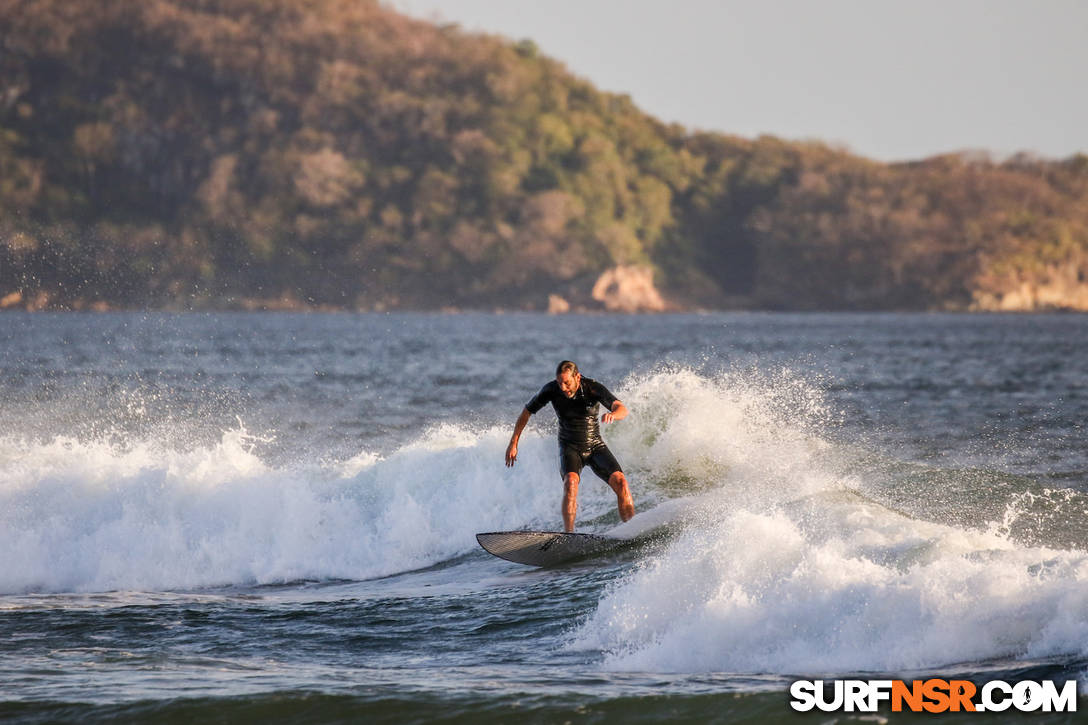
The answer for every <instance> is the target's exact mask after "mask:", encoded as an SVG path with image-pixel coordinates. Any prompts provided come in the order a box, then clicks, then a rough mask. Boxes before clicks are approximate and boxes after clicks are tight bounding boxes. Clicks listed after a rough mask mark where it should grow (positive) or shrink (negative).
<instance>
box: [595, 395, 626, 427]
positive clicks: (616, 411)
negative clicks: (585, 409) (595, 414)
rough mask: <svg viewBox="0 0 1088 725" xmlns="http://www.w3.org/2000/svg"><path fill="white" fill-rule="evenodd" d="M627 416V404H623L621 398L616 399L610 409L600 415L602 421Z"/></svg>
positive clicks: (611, 421)
mask: <svg viewBox="0 0 1088 725" xmlns="http://www.w3.org/2000/svg"><path fill="white" fill-rule="evenodd" d="M626 417H627V406H626V405H624V404H623V401H622V400H617V401H616V402H615V403H613V404H612V410H611V411H610V412H608V413H605V414H604V415H602V416H601V422H602V423H613V422H615V421H617V420H623V419H624V418H626Z"/></svg>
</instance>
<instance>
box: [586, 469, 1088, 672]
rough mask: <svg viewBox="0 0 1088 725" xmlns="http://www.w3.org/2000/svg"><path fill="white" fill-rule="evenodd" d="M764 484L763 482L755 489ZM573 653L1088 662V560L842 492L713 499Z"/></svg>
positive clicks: (756, 666)
mask: <svg viewBox="0 0 1088 725" xmlns="http://www.w3.org/2000/svg"><path fill="white" fill-rule="evenodd" d="M753 485H755V483H754V482H753ZM708 498H709V501H708V502H707V504H706V505H705V506H704V507H703V510H702V511H701V512H700V515H699V517H697V518H694V519H693V521H694V522H693V523H692V525H690V526H689V528H688V529H687V530H686V531H685V532H684V534H683V535H682V536H681V537H679V538H678V539H677V540H676V541H674V542H673V543H672V544H671V545H670V546H669V547H668V549H667V550H666V551H665V553H664V554H662V555H661V556H660V557H659V558H657V559H656V560H653V561H649V562H647V563H646V564H645V565H644V566H642V567H641V568H639V569H638V570H637V571H635V572H634V573H633V574H631V575H630V576H629V577H628V578H627V579H625V580H623V581H622V582H621V583H619V584H618V585H617V586H615V587H614V588H613V589H612V590H611V591H609V592H608V593H607V594H606V596H604V598H603V599H602V600H601V602H600V604H599V606H598V607H597V609H596V611H595V612H594V613H593V614H592V615H591V616H590V617H588V619H587V621H585V622H584V623H583V624H582V625H581V626H580V627H579V628H578V629H577V631H576V633H575V636H574V637H573V641H572V647H574V648H579V649H580V648H588V649H593V650H603V651H604V652H605V653H606V659H605V666H606V667H607V668H609V669H614V670H623V671H628V670H632V671H652V672H734V673H737V672H743V673H768V672H772V673H781V674H806V673H822V674H827V673H833V672H842V673H854V672H861V671H877V672H887V671H895V670H910V669H920V668H932V667H937V666H943V665H951V664H955V663H963V662H979V661H987V660H997V659H1005V658H1011V659H1018V658H1028V659H1030V658H1044V657H1051V656H1063V655H1071V654H1072V655H1076V656H1084V655H1088V621H1086V620H1085V618H1084V612H1085V611H1088V555H1086V554H1085V553H1083V552H1078V551H1061V550H1054V549H1048V548H1042V547H1036V548H1032V547H1023V546H1018V545H1016V544H1015V543H1013V542H1012V541H1010V540H1009V539H1008V538H1007V537H1004V536H1002V535H999V534H997V533H994V532H988V531H983V530H979V531H969V530H963V529H959V528H955V527H951V526H945V525H940V524H935V523H930V522H924V521H917V520H914V519H911V518H908V517H906V516H903V515H901V514H897V513H894V512H892V511H889V510H888V509H885V508H883V507H881V506H879V505H877V504H875V503H873V502H869V501H866V500H864V499H863V498H861V497H858V496H850V495H848V494H844V493H843V492H831V493H826V494H816V495H812V496H808V497H805V498H802V499H798V500H796V501H794V502H791V503H787V504H783V505H779V506H775V507H772V508H771V509H770V510H765V509H763V508H762V507H758V506H757V507H749V506H747V505H746V504H745V503H743V502H741V503H737V502H735V501H729V502H725V501H722V500H718V501H716V502H714V501H713V498H714V497H713V495H711V496H710V497H708Z"/></svg>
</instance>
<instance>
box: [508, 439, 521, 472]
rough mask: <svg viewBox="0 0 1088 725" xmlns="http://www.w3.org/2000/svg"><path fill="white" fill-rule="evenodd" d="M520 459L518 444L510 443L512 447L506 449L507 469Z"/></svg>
mask: <svg viewBox="0 0 1088 725" xmlns="http://www.w3.org/2000/svg"><path fill="white" fill-rule="evenodd" d="M517 459H518V444H517V443H515V442H514V441H510V445H508V446H507V447H506V467H507V468H509V467H510V466H512V465H514V461H516V460H517Z"/></svg>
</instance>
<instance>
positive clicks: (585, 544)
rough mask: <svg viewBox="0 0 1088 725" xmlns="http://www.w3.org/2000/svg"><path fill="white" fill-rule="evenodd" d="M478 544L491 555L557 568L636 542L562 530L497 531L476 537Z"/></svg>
mask: <svg viewBox="0 0 1088 725" xmlns="http://www.w3.org/2000/svg"><path fill="white" fill-rule="evenodd" d="M476 541H478V542H480V546H482V547H483V548H484V551H486V552H487V553H489V554H492V555H494V556H497V557H499V558H500V559H506V560H507V561H513V562H516V563H518V564H526V565H528V566H556V565H558V564H564V563H566V562H568V561H576V560H578V559H584V558H586V557H589V556H597V555H598V554H603V553H605V552H608V551H613V550H615V549H620V548H622V547H624V546H627V545H629V544H631V543H632V541H631V540H630V539H620V538H617V537H615V536H599V535H597V534H578V533H565V532H562V531H493V532H490V533H486V534H476Z"/></svg>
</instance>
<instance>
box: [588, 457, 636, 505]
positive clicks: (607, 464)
mask: <svg viewBox="0 0 1088 725" xmlns="http://www.w3.org/2000/svg"><path fill="white" fill-rule="evenodd" d="M589 465H590V468H592V469H593V472H594V473H596V474H597V476H598V477H599V478H600V479H601V480H602V481H604V482H605V483H607V484H608V485H609V486H610V487H611V488H612V490H613V491H615V492H616V507H617V508H618V509H619V511H620V520H621V521H627V520H628V519H630V518H631V517H632V516H634V515H635V502H634V501H632V500H631V489H630V488H628V486H627V476H625V475H623V469H621V468H620V462H619V461H617V460H616V457H615V456H614V455H612V451H610V450H608V446H598V447H597V448H595V449H594V451H593V454H592V455H591V456H590V457H589Z"/></svg>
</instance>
